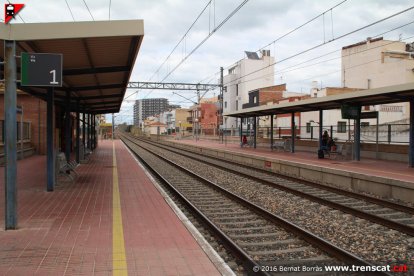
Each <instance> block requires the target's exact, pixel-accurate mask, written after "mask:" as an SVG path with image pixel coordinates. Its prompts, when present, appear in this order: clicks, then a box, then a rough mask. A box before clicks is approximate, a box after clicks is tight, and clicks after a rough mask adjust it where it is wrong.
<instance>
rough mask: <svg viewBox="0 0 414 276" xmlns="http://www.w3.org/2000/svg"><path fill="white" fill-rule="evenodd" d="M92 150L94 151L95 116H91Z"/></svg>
mask: <svg viewBox="0 0 414 276" xmlns="http://www.w3.org/2000/svg"><path fill="white" fill-rule="evenodd" d="M92 148H93V149H96V116H95V115H92Z"/></svg>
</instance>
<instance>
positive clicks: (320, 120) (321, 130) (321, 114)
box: [319, 109, 323, 150]
mask: <svg viewBox="0 0 414 276" xmlns="http://www.w3.org/2000/svg"><path fill="white" fill-rule="evenodd" d="M322 132H323V110H322V109H321V110H319V149H320V150H321V149H322Z"/></svg>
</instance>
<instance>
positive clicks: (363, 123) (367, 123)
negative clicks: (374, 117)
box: [361, 122, 369, 127]
mask: <svg viewBox="0 0 414 276" xmlns="http://www.w3.org/2000/svg"><path fill="white" fill-rule="evenodd" d="M361 127H369V122H361Z"/></svg>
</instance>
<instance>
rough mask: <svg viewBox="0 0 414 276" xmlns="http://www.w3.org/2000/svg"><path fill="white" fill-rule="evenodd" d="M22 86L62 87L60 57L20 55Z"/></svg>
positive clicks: (41, 54)
mask: <svg viewBox="0 0 414 276" xmlns="http://www.w3.org/2000/svg"><path fill="white" fill-rule="evenodd" d="M21 57H22V58H21V78H22V80H21V85H22V86H52V87H61V86H62V55H61V54H43V53H25V52H22V53H21Z"/></svg>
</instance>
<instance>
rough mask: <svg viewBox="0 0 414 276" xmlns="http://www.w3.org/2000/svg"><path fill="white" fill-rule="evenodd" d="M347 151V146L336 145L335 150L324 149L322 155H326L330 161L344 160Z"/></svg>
mask: <svg viewBox="0 0 414 276" xmlns="http://www.w3.org/2000/svg"><path fill="white" fill-rule="evenodd" d="M347 149H348V144H346V143H345V144H338V145H336V150H334V151H332V150H327V149H324V150H323V153H324V154H326V155H327V156H328V158H330V159H338V158H341V159H345V157H346V152H347Z"/></svg>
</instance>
